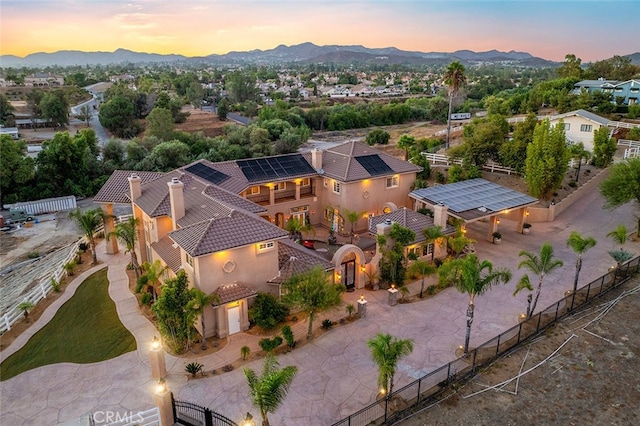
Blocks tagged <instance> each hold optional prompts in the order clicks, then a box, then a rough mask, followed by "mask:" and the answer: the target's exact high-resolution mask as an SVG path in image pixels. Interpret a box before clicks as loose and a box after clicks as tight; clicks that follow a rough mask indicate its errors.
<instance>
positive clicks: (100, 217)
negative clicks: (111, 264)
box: [69, 207, 107, 265]
mask: <svg viewBox="0 0 640 426" xmlns="http://www.w3.org/2000/svg"><path fill="white" fill-rule="evenodd" d="M69 217H70V218H72V219H74V220H75V221H76V223H77V224H78V226H79V227H80V230H81V231H82V232H83V233H84V236H85V237H87V240H89V246H90V247H91V254H92V256H93V264H94V265H95V264H96V263H98V256H97V254H96V241H95V239H94V238H93V235H94V234H95V233H96V230H97V229H98V228H99V227H100V225H103V224H104V219H105V218H106V217H107V214H106V213H104V212H103V211H102V209H101V208H99V207H98V208H95V209H89V210H85V211H82V210H80V208H77V209H76V210H75V211H72V212H71V213H69Z"/></svg>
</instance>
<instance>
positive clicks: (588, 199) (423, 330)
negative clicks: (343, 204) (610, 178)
mask: <svg viewBox="0 0 640 426" xmlns="http://www.w3.org/2000/svg"><path fill="white" fill-rule="evenodd" d="M602 204H603V202H602V199H601V197H600V196H599V194H598V193H597V192H594V193H592V194H588V195H586V196H585V197H584V198H583V199H581V200H579V201H578V202H576V203H575V204H574V206H572V208H571V209H570V210H568V211H566V212H565V213H563V215H561V216H560V217H559V218H558V219H556V221H555V222H553V223H548V224H535V225H534V227H533V228H532V233H531V235H526V236H525V235H521V234H517V233H516V232H515V231H513V230H511V229H509V221H506V220H505V221H503V224H501V229H500V231H501V232H502V234H503V243H502V244H501V245H499V246H498V245H494V244H491V243H488V242H486V241H484V240H483V239H482V238H481V236H482V235H483V234H484V230H485V224H478V225H474V226H471V227H469V235H470V237H472V238H477V239H478V240H479V241H478V243H477V244H476V248H477V252H478V255H479V257H480V258H482V259H489V260H491V261H492V262H493V263H494V265H495V266H498V267H508V268H510V269H512V270H513V271H514V278H513V281H512V283H509V284H508V285H504V286H498V287H495V288H493V289H492V290H491V291H490V292H488V293H487V294H485V295H483V296H480V297H478V298H476V311H475V314H476V315H475V320H474V324H473V328H472V332H471V346H475V345H478V344H480V343H483V342H485V341H486V340H488V339H489V338H491V337H493V336H495V335H496V334H498V333H500V332H502V331H504V330H506V329H507V328H509V327H511V326H513V325H514V324H516V323H517V320H518V316H519V314H520V313H522V312H523V311H524V308H525V304H526V302H525V299H526V295H524V294H521V295H518V297H516V298H514V297H513V296H512V293H513V288H514V286H515V282H516V281H517V279H519V277H520V276H521V274H522V271H518V270H517V269H516V268H517V264H518V262H519V258H518V252H519V251H520V250H522V249H524V250H530V251H537V250H538V248H539V246H540V244H541V243H542V242H544V241H550V242H552V243H553V245H554V248H555V251H556V256H557V257H560V258H561V259H563V260H564V262H565V266H564V268H562V269H561V270H560V271H559V272H558V273H555V274H552V275H550V276H549V277H547V282H546V283H545V285H544V288H543V290H542V295H541V298H540V302H539V304H538V306H539V308H540V309H542V308H544V307H546V306H547V305H549V304H550V303H552V302H553V301H555V300H557V299H559V298H560V297H561V296H562V294H563V292H564V291H565V290H567V289H568V288H570V287H571V285H572V282H573V272H574V267H573V265H574V262H575V255H574V254H573V252H572V251H571V250H570V249H568V248H566V243H565V241H566V238H567V236H568V234H569V233H570V232H571V231H572V230H577V231H579V232H581V233H583V235H590V236H594V237H595V238H596V239H597V240H598V245H597V246H596V247H595V248H593V249H592V250H590V251H589V252H588V253H587V254H586V255H585V259H584V266H583V270H582V274H581V277H582V278H581V280H580V281H581V285H583V284H585V283H587V282H588V280H591V279H594V278H596V277H597V276H599V275H601V274H602V273H603V272H605V271H606V269H607V268H608V267H609V266H610V265H611V264H612V261H611V259H610V258H609V256H608V255H607V254H606V252H607V250H610V249H611V248H613V245H612V244H611V243H610V242H609V240H608V239H607V238H605V235H606V234H607V233H608V232H609V231H611V230H612V229H614V228H615V227H616V226H617V225H618V224H620V223H624V224H626V225H627V227H628V228H629V229H632V228H633V227H634V225H635V218H634V214H635V208H636V207H635V205H634V204H629V205H627V206H623V207H621V208H619V209H617V210H615V211H613V212H611V211H604V210H602V208H600V207H599V206H602ZM512 225H513V226H512V228H514V227H515V224H512ZM628 244H629V247H628V248H629V249H630V250H632V251H635V252H640V248H639V247H634V246H633V244H636V243H628ZM98 256H99V259H100V260H102V261H104V262H105V263H106V264H107V265H108V267H109V271H108V276H109V281H110V283H111V285H110V290H109V293H110V295H111V297H112V298H113V299H114V300H115V301H116V304H117V308H118V313H119V315H120V318H121V320H122V322H123V324H124V325H125V326H126V327H127V328H128V329H129V330H130V331H131V332H132V334H133V335H134V336H135V338H136V341H137V345H138V347H137V350H136V351H135V352H131V353H128V354H125V355H122V356H120V357H118V358H115V359H112V360H108V361H104V362H101V363H96V364H89V365H78V364H56V365H50V366H46V367H42V368H39V369H35V370H31V371H28V372H25V373H23V374H21V375H20V376H17V377H14V378H12V379H10V380H7V381H4V382H1V383H0V393H1V395H0V406H1V407H2V414H1V416H2V417H1V418H0V422H1V423H2V424H10V425H51V424H56V423H57V422H58V421H60V422H62V421H68V420H73V419H77V418H80V417H81V416H83V415H85V414H87V413H90V412H99V411H107V410H111V411H114V412H116V411H117V412H118V413H120V414H121V415H122V414H124V413H127V412H131V411H132V410H133V411H134V412H135V411H137V410H142V409H147V408H150V407H151V406H152V405H151V404H152V391H153V381H152V380H151V373H150V368H149V362H148V357H147V353H148V348H149V344H150V341H151V339H152V337H153V336H154V335H156V334H157V331H156V330H155V328H154V327H153V325H152V324H151V323H150V322H149V321H147V320H146V319H145V318H144V317H143V316H142V315H140V313H139V310H138V307H137V304H136V300H135V297H134V296H133V295H132V294H131V293H130V292H129V289H128V281H127V275H126V271H125V268H126V264H127V263H128V261H129V257H128V256H125V255H123V254H118V255H106V254H105V253H104V245H101V246H99V253H98ZM102 267H104V266H102ZM98 268H99V267H98ZM92 271H93V270H91V271H87V272H86V273H85V274H86V275H88V274H90V273H91V272H92ZM85 274H83V276H80V277H78V278H76V280H74V281H73V283H72V284H71V285H70V287H69V288H68V289H67V292H65V295H64V296H63V297H66V298H68V297H70V296H71V294H72V292H73V291H75V288H77V286H78V285H79V283H80V282H81V281H82V279H83V277H84V276H86V275H85ZM433 279H434V278H432V280H433ZM419 287H420V282H415V283H412V284H410V288H411V291H412V293H413V294H415V293H417V292H418V291H419ZM67 293H68V295H67ZM360 294H361V293H360V292H355V293H347V294H346V295H345V301H346V302H348V303H353V304H354V305H355V303H356V300H357V299H358V298H359V296H360ZM364 295H365V297H366V298H367V300H368V314H367V317H366V318H363V319H359V320H357V321H355V322H353V323H350V324H347V325H344V326H340V327H337V328H335V329H333V330H331V331H329V332H327V333H326V334H324V335H323V336H321V338H318V339H316V340H314V341H313V342H311V343H310V344H307V345H305V346H303V347H301V348H298V349H296V350H294V351H293V352H290V353H288V354H285V355H282V356H280V357H279V359H280V362H281V364H282V365H297V366H298V367H299V372H298V375H297V376H296V378H295V380H294V382H293V385H292V387H291V391H290V394H289V396H288V397H287V400H286V402H285V404H284V406H283V407H282V408H280V409H279V410H278V411H277V412H276V413H274V414H273V415H271V416H270V420H271V421H272V423H273V424H278V425H313V426H315V425H327V424H331V423H333V422H335V421H337V420H339V419H341V418H343V417H345V416H347V415H348V414H351V413H353V412H355V411H358V410H359V409H361V408H363V407H364V406H366V405H368V404H369V403H371V402H372V401H374V399H375V396H376V393H377V386H376V377H377V371H376V369H375V367H374V365H373V363H372V361H371V359H370V356H369V352H368V349H367V347H366V341H367V340H369V339H370V338H371V337H373V336H374V335H375V334H376V333H377V332H384V333H391V334H392V335H394V336H397V337H399V338H412V339H414V341H415V349H414V351H413V353H412V354H411V355H410V356H408V357H407V358H405V359H403V360H402V361H401V363H400V365H399V368H398V372H397V375H396V380H395V383H396V388H399V387H401V386H403V385H406V384H408V383H410V382H411V381H413V380H415V379H417V378H418V377H420V376H422V375H424V374H425V373H427V372H429V371H431V370H433V369H435V368H437V367H439V366H441V365H442V364H444V363H446V362H448V361H451V360H453V359H454V358H455V350H456V348H457V347H458V346H459V345H460V344H462V343H463V341H464V333H465V322H466V321H465V312H466V304H467V297H466V296H464V295H462V294H460V293H458V292H457V291H456V290H455V289H453V288H449V289H447V290H445V291H443V292H441V293H440V294H438V295H437V296H436V297H431V298H427V299H425V300H423V301H420V302H417V303H410V304H398V305H396V306H393V307H391V306H388V304H387V292H386V291H376V292H368V291H367V292H364ZM64 300H66V299H64ZM62 303H63V298H62V297H61V299H59V300H58V301H56V303H54V304H52V305H51V306H50V307H49V309H48V310H47V311H46V312H45V313H44V314H43V316H42V317H41V319H40V321H42V324H44V323H45V322H46V321H48V319H50V318H51V317H52V316H53V315H54V313H55V312H56V310H57V308H58V307H59V306H60V305H61V304H62ZM342 316H344V313H343V311H342V310H340V311H335V312H333V313H331V314H330V315H322V314H321V315H319V316H318V319H317V326H319V325H320V323H321V321H322V319H324V318H326V317H333V318H340V317H342ZM40 321H38V323H36V324H34V326H33V327H32V328H31V329H30V331H29V333H33V332H35V331H36V330H37V329H39V328H40V327H41V326H42V324H40ZM306 326H307V324H306V323H304V322H303V323H301V324H298V325H296V327H295V328H294V333H295V335H296V338H297V339H302V338H304V336H305V334H306ZM26 340H27V335H26V334H25V336H24V337H21V338H20V339H17V340H16V341H15V342H14V344H13V345H11V346H10V347H9V348H7V349H6V350H5V351H3V352H2V353H0V358H2V359H4V358H5V357H6V356H8V354H10V353H13V352H14V351H15V350H17V349H18V348H19V347H21V346H22V345H23V344H24V343H25V342H26ZM257 341H258V337H256V336H252V335H248V334H245V333H239V334H237V335H234V336H231V337H230V339H229V342H228V344H227V345H226V346H225V347H224V348H223V349H221V350H220V351H218V352H217V353H215V354H212V355H208V356H205V357H202V358H198V359H197V361H198V362H200V363H203V364H204V365H205V369H206V370H207V371H210V370H212V369H219V368H220V367H222V366H223V365H226V364H229V363H231V362H232V361H233V360H235V359H237V358H238V357H239V356H240V347H242V346H244V345H247V346H249V347H250V348H251V349H252V351H256V350H258V344H257ZM166 359H167V368H168V370H169V377H168V383H169V388H170V389H171V390H172V391H173V392H174V393H175V394H176V396H177V397H178V398H179V399H185V400H189V401H192V402H195V403H197V404H201V405H205V406H208V407H210V408H211V409H213V410H215V411H218V412H220V413H222V414H224V415H226V416H227V417H229V418H231V419H237V420H240V419H241V418H242V417H244V415H245V414H246V413H247V412H252V413H253V414H254V415H256V414H257V412H256V410H255V409H253V408H252V407H251V404H250V402H249V399H248V395H247V389H246V383H245V380H244V376H243V373H242V371H241V370H239V369H238V370H234V371H231V372H229V373H225V374H218V375H215V376H212V377H208V378H203V379H197V380H190V381H187V378H186V374H185V373H184V364H185V361H184V360H181V359H178V358H175V357H171V356H167V357H166ZM247 366H248V367H250V368H253V369H255V370H259V369H260V368H261V361H259V360H258V361H253V362H251V363H249V364H247Z"/></svg>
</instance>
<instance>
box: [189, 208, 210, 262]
mask: <svg viewBox="0 0 640 426" xmlns="http://www.w3.org/2000/svg"><path fill="white" fill-rule="evenodd" d="M216 219H217V218H215V217H212V218H210V219H206V220H203V221H202V222H198V223H194V224H193V225H191V226H196V225H199V224H201V223H204V222H207V221H208V222H209V223H208V224H207V225H206V226H205V227H204V230H203V232H202V233H201V234H200V238H198V241H196V243H195V244H194V245H193V253H197V252H198V249H199V248H200V244H201V243H202V240H203V239H204V237H205V236H206V235H207V232H208V231H209V228H210V227H211V226H213V222H215V221H216ZM187 228H188V227H187Z"/></svg>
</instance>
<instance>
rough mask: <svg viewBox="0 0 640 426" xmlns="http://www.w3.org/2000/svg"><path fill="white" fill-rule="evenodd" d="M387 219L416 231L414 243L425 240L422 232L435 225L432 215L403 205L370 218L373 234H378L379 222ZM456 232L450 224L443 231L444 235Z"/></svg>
mask: <svg viewBox="0 0 640 426" xmlns="http://www.w3.org/2000/svg"><path fill="white" fill-rule="evenodd" d="M385 220H390V221H391V222H395V223H397V224H399V225H401V226H403V227H405V228H409V229H411V230H412V231H413V232H415V233H416V238H415V240H413V242H414V243H422V242H425V241H426V238H425V237H424V235H423V234H422V230H423V229H426V228H431V227H433V226H434V224H433V219H432V218H431V217H430V216H427V215H424V214H422V213H418V212H414V211H413V210H409V209H407V208H406V207H403V208H401V209H398V210H395V211H392V212H391V213H387V214H383V215H380V216H373V217H372V218H371V219H369V232H371V233H372V234H376V233H377V229H376V226H377V225H378V224H379V223H383V222H384V221H385ZM455 232H456V230H455V228H454V227H452V226H450V225H447V227H446V228H445V229H443V230H442V233H443V234H444V235H450V234H454V233H455Z"/></svg>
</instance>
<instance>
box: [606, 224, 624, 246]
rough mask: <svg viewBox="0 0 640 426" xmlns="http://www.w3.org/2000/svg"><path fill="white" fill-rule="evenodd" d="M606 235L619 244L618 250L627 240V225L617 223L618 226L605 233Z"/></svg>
mask: <svg viewBox="0 0 640 426" xmlns="http://www.w3.org/2000/svg"><path fill="white" fill-rule="evenodd" d="M607 237H611V239H612V240H613V242H614V243H616V244H620V250H622V247H623V246H624V243H626V242H627V227H626V226H624V225H618V227H617V228H616V229H615V230H614V231H611V232H609V233H608V234H607Z"/></svg>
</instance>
